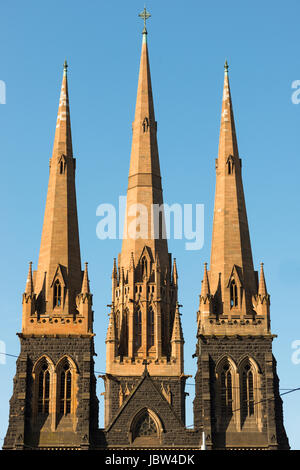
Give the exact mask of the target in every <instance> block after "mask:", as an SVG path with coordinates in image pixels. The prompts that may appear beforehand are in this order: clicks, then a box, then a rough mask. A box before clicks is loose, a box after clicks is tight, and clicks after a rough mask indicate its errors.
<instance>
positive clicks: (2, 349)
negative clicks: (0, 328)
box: [0, 341, 6, 364]
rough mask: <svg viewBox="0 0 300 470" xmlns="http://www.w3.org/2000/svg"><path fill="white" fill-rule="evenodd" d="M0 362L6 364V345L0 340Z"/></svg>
mask: <svg viewBox="0 0 300 470" xmlns="http://www.w3.org/2000/svg"><path fill="white" fill-rule="evenodd" d="M0 364H6V345H5V343H4V341H0Z"/></svg>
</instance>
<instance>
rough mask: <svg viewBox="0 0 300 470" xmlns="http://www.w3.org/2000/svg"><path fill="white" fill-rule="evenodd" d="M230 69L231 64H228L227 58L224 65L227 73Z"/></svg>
mask: <svg viewBox="0 0 300 470" xmlns="http://www.w3.org/2000/svg"><path fill="white" fill-rule="evenodd" d="M228 69H229V65H228V62H227V59H226V60H225V65H224V70H225V73H228Z"/></svg>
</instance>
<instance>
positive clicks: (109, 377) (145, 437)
mask: <svg viewBox="0 0 300 470" xmlns="http://www.w3.org/2000/svg"><path fill="white" fill-rule="evenodd" d="M145 13H146V14H147V12H146V11H145V10H144V12H143V14H145ZM132 131H133V135H132V149H131V159H130V169H129V178H128V190H127V206H126V216H125V228H124V236H123V244H122V251H121V253H120V255H119V258H118V263H116V260H114V264H113V271H112V305H111V312H110V317H109V325H108V331H107V337H106V376H105V377H104V380H105V429H106V439H107V443H108V445H109V446H110V445H120V446H125V447H126V446H131V445H132V446H144V445H146V446H149V445H155V446H158V445H159V446H167V445H174V444H175V445H176V443H177V442H179V441H180V442H181V443H184V442H185V443H187V442H188V440H187V438H186V436H185V437H183V435H184V423H185V391H184V389H185V380H186V376H185V375H184V369H183V344H184V340H183V333H182V327H181V320H180V313H179V305H178V301H177V287H178V275H177V267H176V261H175V259H174V261H173V262H172V260H171V255H170V254H169V253H168V246H167V240H166V237H165V236H164V229H165V226H164V212H163V207H160V206H161V205H162V204H163V196H162V185H161V175H160V165H159V156H158V145H157V123H156V121H155V114H154V106H153V96H152V87H151V76H150V66H149V57H148V46H147V30H146V27H144V30H143V40H142V52H141V60H140V71H139V80H138V91H137V100H136V108H135V118H134V122H133V126H132Z"/></svg>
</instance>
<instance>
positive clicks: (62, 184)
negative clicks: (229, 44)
mask: <svg viewBox="0 0 300 470" xmlns="http://www.w3.org/2000/svg"><path fill="white" fill-rule="evenodd" d="M141 16H142V18H143V19H144V30H143V34H142V49H141V59H140V70H139V78H138V89H137V99H136V108H135V117H134V122H133V127H132V148H131V157H130V166H129V177H128V189H127V206H126V217H125V228H124V237H123V242H122V247H121V252H120V254H119V255H118V257H116V259H114V260H113V262H112V266H113V269H112V276H111V277H112V302H111V305H110V308H111V310H110V316H109V322H108V326H107V334H106V341H105V342H106V373H105V375H104V376H103V377H102V378H100V379H99V380H101V379H103V380H104V383H105V393H104V399H105V402H104V403H105V406H104V428H103V429H100V428H99V425H98V416H99V406H98V397H97V393H96V380H97V379H96V376H95V371H94V356H95V349H94V330H93V316H94V312H93V307H92V304H93V302H92V297H93V296H92V293H91V290H90V285H89V275H88V265H87V263H85V266H84V269H82V264H81V256H80V243H79V231H78V217H77V203H76V189H75V171H76V161H75V159H74V157H73V149H72V136H71V120H70V111H69V94H68V78H67V63H66V62H65V64H64V70H63V78H62V86H61V93H60V101H59V107H58V115H57V124H56V130H55V138H54V145H53V154H52V158H51V159H50V170H49V184H48V193H47V200H46V207H45V215H44V223H43V230H42V237H41V244H40V251H39V260H38V265H37V268H36V270H34V269H33V267H32V264H31V263H30V264H29V271H28V277H27V281H26V286H25V291H24V294H23V297H22V330H21V332H20V333H18V336H19V339H20V354H19V357H18V359H17V365H16V374H15V378H14V386H13V394H12V397H11V399H10V414H9V425H8V430H7V434H6V437H5V441H4V446H3V449H5V450H26V449H32V450H33V449H37V450H57V449H58V450H60V449H61V450H100V451H101V450H105V449H108V450H109V449H115V450H116V449H120V450H122V449H166V450H167V449H173V450H174V449H181V450H182V449H187V450H189V449H193V450H197V449H198V450H200V449H204V448H205V449H207V450H276V449H289V443H288V438H287V435H286V432H285V429H284V424H283V412H282V400H281V398H280V395H279V379H278V376H277V372H276V360H275V358H274V356H273V354H272V341H273V339H274V337H275V335H273V334H272V332H271V324H270V295H269V293H268V290H267V286H266V281H265V275H264V268H263V264H261V266H260V272H259V273H258V271H256V270H255V269H254V265H253V259H252V249H251V243H250V235H249V227H248V221H247V211H246V204H245V198H244V190H243V181H242V161H241V159H240V157H239V151H238V143H237V138H236V131H235V124H234V114H233V108H232V100H231V91H230V85H229V77H228V65H227V63H226V64H225V74H224V89H223V101H222V114H221V126H220V138H219V152H218V158H217V159H216V161H215V168H216V188H215V205H214V218H213V231H212V243H211V258H210V264H209V266H208V264H207V263H204V272H203V280H202V283H201V293H200V302H199V309H198V312H197V318H196V315H195V336H197V344H196V345H195V346H196V352H195V356H196V357H197V372H196V376H195V398H194V403H193V414H194V426H193V428H187V427H186V423H185V397H186V395H187V394H186V392H185V383H186V380H187V378H188V375H186V371H185V369H184V335H183V330H182V325H181V313H180V302H179V299H178V274H177V266H176V259H175V258H174V257H173V258H172V255H171V253H169V252H168V244H167V239H166V237H164V236H163V233H162V232H163V230H162V226H163V224H164V215H163V213H162V214H161V217H160V218H159V221H158V225H159V226H158V227H157V230H158V236H157V237H153V236H151V233H152V232H151V230H150V226H151V227H153V225H152V224H153V220H151V218H150V219H149V221H147V223H148V224H149V226H148V227H146V228H148V229H149V230H146V231H147V232H148V237H147V238H145V237H144V238H141V237H131V236H127V235H128V234H127V233H126V231H127V230H128V227H129V225H130V224H129V220H130V211H129V209H130V207H132V206H134V205H136V204H143V205H144V206H145V207H146V208H147V210H148V213H149V214H150V213H152V212H151V208H152V207H153V205H154V204H156V205H159V206H161V205H162V204H163V195H162V181H161V174H160V162H159V153H158V144H157V135H156V134H157V123H156V121H155V113H154V101H153V96H152V87H151V75H150V64H149V55H148V44H147V37H148V35H147V29H146V19H147V17H148V16H149V14H148V13H147V12H146V10H144V12H143V13H142V14H141ZM212 164H213V162H212ZM45 171H46V159H45ZM41 189H42V188H41ZM197 257H198V255H197ZM203 261H205V260H203ZM196 262H198V259H197V260H196ZM107 275H109V274H107ZM199 286H200V279H199ZM199 290H200V288H199ZM198 294H199V293H198V292H195V298H196V296H197V295H198ZM189 341H191V339H189ZM103 367H104V365H103ZM100 412H102V410H100Z"/></svg>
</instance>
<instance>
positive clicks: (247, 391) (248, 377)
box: [241, 363, 254, 419]
mask: <svg viewBox="0 0 300 470" xmlns="http://www.w3.org/2000/svg"><path fill="white" fill-rule="evenodd" d="M241 412H242V419H245V418H247V417H248V416H249V417H250V416H253V415H254V377H253V370H252V367H251V365H250V364H249V363H247V364H246V365H245V366H244V367H243V369H242V371H241Z"/></svg>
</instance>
